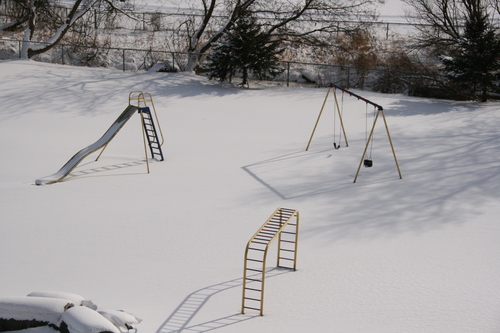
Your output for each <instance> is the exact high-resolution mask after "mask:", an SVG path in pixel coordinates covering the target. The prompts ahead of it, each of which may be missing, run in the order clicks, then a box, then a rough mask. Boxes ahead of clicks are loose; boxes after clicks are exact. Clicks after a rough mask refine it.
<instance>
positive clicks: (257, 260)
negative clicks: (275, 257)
mask: <svg viewBox="0 0 500 333" xmlns="http://www.w3.org/2000/svg"><path fill="white" fill-rule="evenodd" d="M246 260H249V261H254V262H264V260H259V259H251V258H247V259H246Z"/></svg>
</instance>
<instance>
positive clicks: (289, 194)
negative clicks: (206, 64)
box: [0, 60, 500, 333]
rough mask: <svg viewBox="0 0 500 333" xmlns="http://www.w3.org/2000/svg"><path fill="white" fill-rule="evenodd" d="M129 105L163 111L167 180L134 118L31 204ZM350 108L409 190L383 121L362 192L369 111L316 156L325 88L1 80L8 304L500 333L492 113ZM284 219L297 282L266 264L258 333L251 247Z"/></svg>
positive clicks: (201, 325) (457, 106)
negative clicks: (42, 180) (57, 294)
mask: <svg viewBox="0 0 500 333" xmlns="http://www.w3.org/2000/svg"><path fill="white" fill-rule="evenodd" d="M132 90H142V91H147V92H150V93H151V94H152V96H153V99H154V103H155V106H156V109H157V111H158V116H159V120H160V123H161V125H162V130H163V133H164V135H165V144H164V146H163V153H164V156H165V161H163V162H158V161H151V163H150V169H151V172H150V173H149V174H147V171H146V164H145V160H144V147H143V143H142V133H141V128H140V122H139V118H138V116H137V117H135V116H134V117H132V119H131V120H130V121H129V122H128V123H127V124H126V126H124V127H123V128H122V129H121V131H120V132H119V134H118V135H117V136H116V137H115V138H114V139H113V140H112V141H111V143H110V144H109V145H108V147H107V148H106V150H105V152H104V154H103V155H102V156H101V157H100V158H99V161H98V162H95V161H94V160H95V157H96V156H94V155H90V156H88V157H87V159H85V160H84V161H83V162H82V163H81V164H80V165H79V166H78V167H77V168H76V169H74V170H73V171H72V172H71V174H70V175H69V176H68V177H66V178H65V179H64V181H62V182H60V183H56V184H53V185H49V186H42V187H40V186H35V185H34V182H35V180H36V179H38V178H39V177H41V176H44V175H47V174H51V173H53V172H55V171H56V170H58V169H59V168H60V167H61V166H62V165H63V164H64V163H65V162H66V161H67V160H68V159H69V158H71V156H73V155H74V154H75V153H76V152H77V151H79V150H80V149H81V148H82V147H86V146H88V145H89V144H91V143H92V142H94V141H95V140H96V139H98V138H99V137H101V136H102V134H103V133H104V132H105V131H106V130H107V129H108V127H109V126H110V125H111V124H112V123H113V121H114V120H115V119H116V117H117V116H118V115H119V114H120V112H121V111H122V110H123V109H124V108H125V107H126V106H127V102H128V94H129V92H130V91H132ZM355 92H356V93H357V94H359V95H361V96H363V97H364V98H367V99H369V100H371V101H373V102H375V103H377V104H380V105H382V106H383V107H384V110H385V114H386V117H387V122H388V126H389V129H390V134H391V137H392V139H393V142H394V147H395V151H396V155H397V159H398V162H399V165H400V167H401V171H402V176H403V179H399V177H398V174H397V170H396V166H395V162H394V158H393V156H392V154H391V150H390V146H389V144H388V141H387V135H386V134H385V131H384V126H383V122H380V123H379V124H378V125H377V130H376V132H375V141H374V146H373V152H372V159H373V163H374V166H373V167H372V168H362V169H361V172H360V176H359V178H358V180H357V182H356V183H353V178H354V176H355V172H356V169H357V166H358V163H359V161H360V158H361V155H362V151H363V148H364V140H365V112H366V111H367V110H366V108H365V104H364V103H363V102H361V101H358V100H357V99H356V98H352V97H349V96H347V95H345V96H344V124H345V126H346V133H347V137H348V140H349V147H348V148H344V147H342V148H340V149H339V150H335V149H333V138H332V135H333V115H332V114H333V112H331V111H332V110H333V107H332V105H331V104H330V102H331V101H330V100H329V102H328V103H329V104H328V108H327V109H326V111H325V112H324V114H323V116H322V118H321V120H320V122H319V125H318V129H317V130H316V133H315V136H314V138H313V140H312V143H311V147H310V148H309V151H307V152H306V151H305V147H306V145H307V142H308V140H309V137H310V135H311V131H312V128H313V126H314V123H315V121H316V119H317V117H318V113H319V110H320V107H321V104H322V103H323V100H324V97H325V94H326V89H302V88H283V87H271V86H269V87H265V86H262V85H254V86H252V88H251V89H236V88H233V87H230V86H227V85H220V84H217V83H216V82H210V81H207V80H205V79H203V78H201V77H197V76H194V75H192V74H186V73H124V72H120V71H114V70H107V69H102V68H79V67H69V66H60V65H53V64H43V63H36V62H33V61H20V60H18V61H1V62H0V99H1V100H2V102H3V108H2V111H1V113H0V151H1V152H2V155H3V158H2V160H1V163H2V164H1V165H2V167H1V168H0V193H1V194H2V200H1V202H0V211H1V212H2V219H1V222H0V226H1V233H0V253H1V254H2V255H0V267H2V274H1V276H0V295H1V296H2V297H11V296H19V295H27V294H28V293H30V292H31V291H33V290H58V291H61V292H71V293H76V294H79V295H85V296H86V297H88V298H89V299H91V300H93V301H94V302H95V303H96V304H98V305H99V308H110V309H123V310H124V311H126V312H128V313H133V314H134V315H137V316H138V317H140V318H142V322H141V323H140V324H139V325H138V326H137V327H138V331H139V332H144V333H151V332H156V333H167V332H173V331H177V330H182V331H183V332H195V331H196V332H200V331H209V330H213V331H217V332H240V333H247V332H332V331H342V332H384V333H387V332H436V333H438V332H439V333H443V332H452V333H457V332H468V333H470V332H477V333H485V332H498V331H499V330H500V316H499V313H500V279H499V276H500V245H499V244H500V242H499V240H500V226H499V224H498V215H499V214H500V206H499V204H498V203H499V198H500V189H499V186H498V184H499V180H500V179H499V178H500V173H499V172H498V170H499V168H500V158H499V155H498V151H499V148H500V147H499V146H500V119H499V113H498V109H499V105H500V104H499V103H498V102H488V103H476V102H454V101H442V100H432V99H423V98H414V97H408V96H404V95H383V94H378V93H371V92H363V91H355ZM371 111H372V109H371V108H368V113H369V114H370V115H371V114H372V112H371ZM336 133H337V135H338V133H339V130H338V129H337V131H336ZM278 207H286V208H291V209H297V210H298V211H299V212H300V219H301V220H300V234H299V247H298V262H297V271H295V272H291V271H288V270H281V269H275V268H274V259H273V258H274V256H275V253H272V251H271V253H269V257H268V259H269V260H268V273H267V280H266V294H265V304H264V316H262V317H261V316H259V315H258V313H253V312H251V311H247V313H246V314H245V315H241V314H240V306H241V279H242V274H243V255H244V249H245V246H246V243H247V242H248V240H249V239H250V237H251V236H252V235H253V234H254V233H255V232H256V231H257V229H258V228H259V227H260V226H261V225H262V224H263V223H264V222H265V221H266V219H267V218H268V217H269V216H270V214H272V212H274V210H275V209H276V208H278ZM275 246H276V245H274V247H272V248H273V249H274V250H273V251H275Z"/></svg>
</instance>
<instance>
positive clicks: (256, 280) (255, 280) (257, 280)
mask: <svg viewBox="0 0 500 333" xmlns="http://www.w3.org/2000/svg"><path fill="white" fill-rule="evenodd" d="M246 279H247V280H248V281H254V282H262V280H259V279H251V278H248V277H247V278H246Z"/></svg>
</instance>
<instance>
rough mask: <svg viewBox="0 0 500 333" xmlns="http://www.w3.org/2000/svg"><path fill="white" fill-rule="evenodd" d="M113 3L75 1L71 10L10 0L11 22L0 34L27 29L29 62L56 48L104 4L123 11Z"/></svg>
mask: <svg viewBox="0 0 500 333" xmlns="http://www.w3.org/2000/svg"><path fill="white" fill-rule="evenodd" d="M113 1H114V0H76V1H74V2H73V5H72V6H71V7H70V8H64V7H61V6H57V5H56V2H55V1H54V0H11V1H9V5H10V7H9V8H11V9H12V11H11V13H10V15H8V17H10V20H11V22H9V23H7V24H5V25H4V26H2V27H0V29H1V30H0V31H3V30H14V29H20V28H24V36H23V42H22V48H21V58H24V59H29V58H32V57H33V56H35V55H37V54H41V53H44V52H47V51H48V50H50V49H52V48H53V47H54V46H56V45H57V44H58V43H59V42H60V41H61V40H62V39H63V38H64V36H65V35H66V34H67V33H68V32H69V31H70V30H71V29H72V28H73V27H74V26H75V24H76V23H77V22H78V21H79V20H80V19H81V18H82V17H83V16H84V15H85V14H86V13H87V12H88V11H89V10H90V9H91V8H93V7H94V6H96V5H97V4H99V3H101V2H105V3H106V5H107V6H108V7H111V8H112V9H113V10H116V11H121V10H120V8H119V7H118V6H115V4H114V2H113Z"/></svg>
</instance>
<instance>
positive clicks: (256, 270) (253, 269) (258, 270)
mask: <svg viewBox="0 0 500 333" xmlns="http://www.w3.org/2000/svg"><path fill="white" fill-rule="evenodd" d="M246 270H247V271H252V272H259V273H262V269H255V268H248V267H247V268H246Z"/></svg>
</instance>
